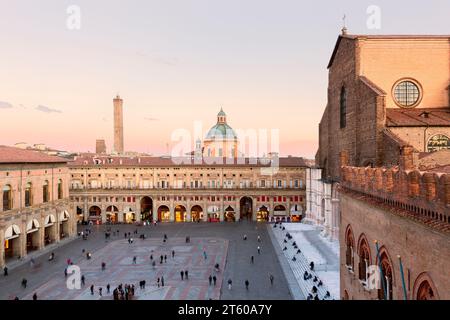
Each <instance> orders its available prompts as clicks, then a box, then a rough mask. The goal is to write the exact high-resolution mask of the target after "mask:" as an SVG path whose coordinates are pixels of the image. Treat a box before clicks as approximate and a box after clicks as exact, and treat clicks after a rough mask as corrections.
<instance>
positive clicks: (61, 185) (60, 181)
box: [58, 179, 63, 200]
mask: <svg viewBox="0 0 450 320" xmlns="http://www.w3.org/2000/svg"><path fill="white" fill-rule="evenodd" d="M62 198H63V184H62V180H61V179H59V180H58V199H59V200H60V199H62Z"/></svg>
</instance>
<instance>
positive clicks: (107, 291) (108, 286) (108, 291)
mask: <svg viewBox="0 0 450 320" xmlns="http://www.w3.org/2000/svg"><path fill="white" fill-rule="evenodd" d="M110 290H111V286H110V285H109V283H108V284H107V285H106V293H107V294H109V293H110Z"/></svg>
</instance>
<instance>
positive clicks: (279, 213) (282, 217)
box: [263, 204, 288, 221]
mask: <svg viewBox="0 0 450 320" xmlns="http://www.w3.org/2000/svg"><path fill="white" fill-rule="evenodd" d="M273 216H274V218H275V220H276V221H286V220H287V216H288V212H287V210H286V207H285V206H283V205H281V204H279V205H276V206H275V208H273ZM263 221H264V220H263Z"/></svg>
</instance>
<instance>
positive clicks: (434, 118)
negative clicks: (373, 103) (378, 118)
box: [386, 108, 450, 127]
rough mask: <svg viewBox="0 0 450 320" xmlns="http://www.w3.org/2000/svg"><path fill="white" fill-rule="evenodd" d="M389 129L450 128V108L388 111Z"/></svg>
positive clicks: (390, 109)
mask: <svg viewBox="0 0 450 320" xmlns="http://www.w3.org/2000/svg"><path fill="white" fill-rule="evenodd" d="M386 125H387V126H388V127H425V126H438V127H441V126H445V127H450V108H414V109H400V108H399V109H392V108H388V109H386Z"/></svg>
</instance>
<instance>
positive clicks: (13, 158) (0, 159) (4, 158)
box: [0, 146, 68, 163]
mask: <svg viewBox="0 0 450 320" xmlns="http://www.w3.org/2000/svg"><path fill="white" fill-rule="evenodd" d="M67 162H68V160H67V159H64V158H60V157H55V156H49V155H47V154H45V153H42V152H39V151H31V150H24V149H19V148H13V147H8V146H0V163H67Z"/></svg>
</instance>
